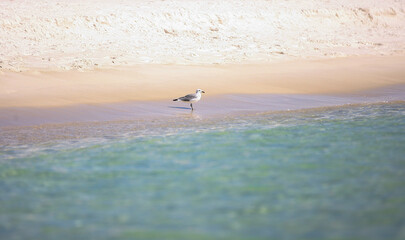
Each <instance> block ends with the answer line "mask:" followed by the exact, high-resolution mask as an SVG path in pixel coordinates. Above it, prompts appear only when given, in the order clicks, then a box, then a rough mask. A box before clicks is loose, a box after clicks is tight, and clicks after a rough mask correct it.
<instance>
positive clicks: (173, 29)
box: [0, 0, 405, 71]
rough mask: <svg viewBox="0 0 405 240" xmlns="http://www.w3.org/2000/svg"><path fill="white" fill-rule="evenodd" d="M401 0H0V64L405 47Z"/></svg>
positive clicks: (263, 58) (201, 60)
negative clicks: (335, 0) (336, 0)
mask: <svg viewBox="0 0 405 240" xmlns="http://www.w3.org/2000/svg"><path fill="white" fill-rule="evenodd" d="M404 22H405V11H404V1H403V0H401V1H395V0H386V1H377V0H367V1H366V0H362V1H349V0H345V1H338V2H334V1H314V0H306V1H287V0H279V1H264V0H257V1H236V0H225V1H214V0H207V1H181V0H167V1H154V0H152V1H130V0H120V1H106V0H92V1H77V0H75V1H67V0H65V1H61V0H59V1H44V0H39V1H22V0H16V1H0V46H1V48H0V66H1V68H2V69H7V70H12V71H21V70H29V69H32V68H45V69H54V70H69V69H81V70H85V69H94V68H105V67H112V66H117V65H118V66H122V65H133V64H145V63H154V64H194V65H199V64H224V63H225V64H230V63H247V62H248V63H267V62H279V61H285V60H297V59H319V58H331V57H342V56H357V55H365V54H367V55H403V54H404V53H405V44H404V42H405V24H404Z"/></svg>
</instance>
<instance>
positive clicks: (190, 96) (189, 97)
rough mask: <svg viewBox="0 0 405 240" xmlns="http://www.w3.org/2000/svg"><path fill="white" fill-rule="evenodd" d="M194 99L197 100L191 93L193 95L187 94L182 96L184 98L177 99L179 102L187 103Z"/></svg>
mask: <svg viewBox="0 0 405 240" xmlns="http://www.w3.org/2000/svg"><path fill="white" fill-rule="evenodd" d="M194 98H197V95H196V94H195V93H193V94H188V95H186V96H184V97H181V98H179V99H180V100H181V101H185V102H189V101H191V100H192V99H194Z"/></svg>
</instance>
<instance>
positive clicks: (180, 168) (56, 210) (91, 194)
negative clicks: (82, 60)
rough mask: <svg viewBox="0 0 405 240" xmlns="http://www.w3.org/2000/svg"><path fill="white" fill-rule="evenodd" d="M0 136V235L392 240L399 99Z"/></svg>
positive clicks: (399, 223) (403, 211)
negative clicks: (382, 102) (397, 100)
mask: <svg viewBox="0 0 405 240" xmlns="http://www.w3.org/2000/svg"><path fill="white" fill-rule="evenodd" d="M124 126H125V127H124ZM141 126H144V127H141ZM8 131H14V135H12V136H8V138H7V137H6V135H5V134H3V135H2V138H3V144H2V145H1V147H0V159H1V160H0V192H1V194H0V238H1V239H60V238H69V239H404V238H405V217H404V216H405V207H404V206H405V189H404V187H403V186H404V183H405V175H404V174H403V173H404V170H405V157H404V156H405V103H404V102H391V103H384V104H366V105H351V106H344V107H333V108H320V109H311V110H301V111H287V112H277V113H274V112H273V113H266V114H251V115H249V114H247V115H239V116H233V117H229V118H221V119H215V118H214V119H209V120H201V119H195V118H192V117H190V118H187V119H185V120H184V121H183V122H179V121H178V120H176V119H174V120H172V122H169V123H165V124H163V123H161V122H157V123H152V122H151V123H149V125H147V126H146V127H145V125H144V124H143V123H139V122H137V121H134V122H131V121H125V122H108V123H104V124H102V123H93V124H92V123H86V124H82V125H81V124H70V125H55V126H47V127H45V126H42V127H31V128H16V129H12V130H8ZM9 134H12V132H9ZM73 135H74V136H73ZM4 139H6V140H7V143H4V141H5V140H4Z"/></svg>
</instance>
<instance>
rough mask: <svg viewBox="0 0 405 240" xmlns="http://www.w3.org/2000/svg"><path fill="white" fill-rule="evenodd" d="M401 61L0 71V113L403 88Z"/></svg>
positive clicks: (404, 78)
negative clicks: (193, 97)
mask: <svg viewBox="0 0 405 240" xmlns="http://www.w3.org/2000/svg"><path fill="white" fill-rule="evenodd" d="M404 62H405V56H390V57H382V56H380V57H375V56H373V57H367V56H365V57H350V58H336V59H328V60H311V61H302V60H300V61H293V62H282V63H274V64H242V65H213V66H207V65H203V66H196V65H136V66H133V67H117V68H113V69H99V70H95V71H84V72H80V71H49V72H47V71H38V70H30V71H26V72H11V71H6V70H3V71H0V86H1V88H0V108H3V109H4V108H15V107H39V108H49V107H63V106H75V105H81V104H109V103H119V102H129V101H161V100H167V99H172V98H175V97H179V96H182V95H184V94H187V93H191V92H193V91H194V90H195V89H196V88H201V89H204V90H205V91H206V92H207V94H206V95H205V96H204V97H206V96H218V95H226V94H342V93H354V92H358V91H365V90H369V89H375V88H381V87H385V86H390V85H396V84H404V83H405V69H404V68H403V63H404Z"/></svg>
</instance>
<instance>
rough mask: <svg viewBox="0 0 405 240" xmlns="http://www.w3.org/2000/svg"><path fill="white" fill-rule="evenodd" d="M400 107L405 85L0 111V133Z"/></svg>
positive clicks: (403, 98) (17, 108)
mask: <svg viewBox="0 0 405 240" xmlns="http://www.w3.org/2000/svg"><path fill="white" fill-rule="evenodd" d="M397 101H400V102H402V101H405V84H399V85H392V86H386V87H382V88H376V89H372V90H366V91H358V92H355V93H341V94H224V95H216V96H208V97H204V99H203V100H202V101H200V102H198V103H197V104H195V105H194V107H195V110H194V111H191V109H190V107H189V106H188V104H187V103H178V102H172V101H168V100H165V101H161V100H160V101H128V102H118V103H100V104H78V105H73V106H59V107H48V108H43V107H9V108H0V128H8V127H30V126H32V127H35V126H41V125H50V124H62V125H63V124H72V123H88V124H92V123H97V122H98V123H100V122H106V123H107V122H110V121H141V122H142V121H144V122H147V121H153V122H161V123H163V122H165V121H167V120H169V121H175V122H176V121H180V122H181V121H183V120H184V119H194V120H198V121H200V120H207V119H215V118H227V117H238V116H242V115H244V114H262V113H269V112H280V111H297V110H307V109H315V108H323V107H341V106H346V105H353V104H378V103H390V102H397Z"/></svg>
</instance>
